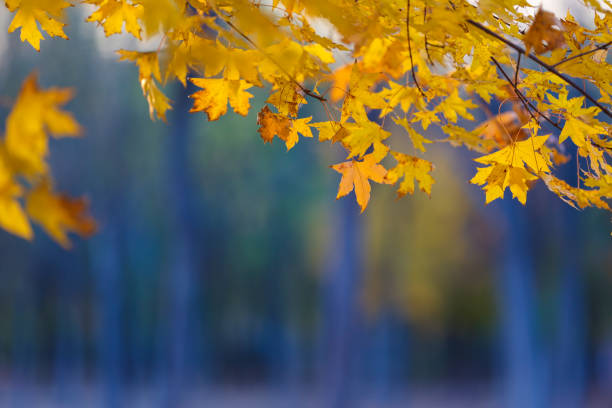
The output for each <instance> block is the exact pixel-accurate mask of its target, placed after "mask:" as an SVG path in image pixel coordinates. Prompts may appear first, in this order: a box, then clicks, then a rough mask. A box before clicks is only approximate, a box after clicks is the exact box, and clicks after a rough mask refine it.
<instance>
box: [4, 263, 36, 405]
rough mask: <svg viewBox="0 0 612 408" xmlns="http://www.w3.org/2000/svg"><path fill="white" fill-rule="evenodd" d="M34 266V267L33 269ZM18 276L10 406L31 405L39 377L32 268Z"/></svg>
mask: <svg viewBox="0 0 612 408" xmlns="http://www.w3.org/2000/svg"><path fill="white" fill-rule="evenodd" d="M32 269H33V268H32ZM28 272H29V273H27V274H24V275H22V276H21V277H19V278H18V283H17V287H16V290H15V293H14V294H13V299H12V300H13V304H12V309H13V313H12V316H11V320H12V323H13V324H12V327H11V333H12V334H13V338H12V346H13V347H12V364H11V380H12V384H11V391H12V395H11V405H12V406H13V407H15V408H21V407H27V406H31V405H32V403H31V401H30V396H31V392H30V390H29V388H32V387H33V386H34V384H35V380H36V368H37V366H38V350H37V347H36V346H37V344H36V319H37V316H36V313H35V305H36V300H35V297H34V293H33V292H34V290H33V288H34V282H33V281H34V280H33V279H32V274H33V273H34V271H33V270H30V271H28Z"/></svg>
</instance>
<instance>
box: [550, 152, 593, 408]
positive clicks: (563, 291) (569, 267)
mask: <svg viewBox="0 0 612 408" xmlns="http://www.w3.org/2000/svg"><path fill="white" fill-rule="evenodd" d="M571 155H572V156H573V157H574V160H572V161H571V162H570V163H567V164H566V165H565V167H564V169H563V170H564V174H563V176H564V178H566V180H571V179H572V178H574V177H576V173H575V172H574V171H573V169H575V168H576V162H575V157H576V152H575V149H574V151H572V152H571ZM556 208H558V210H557V211H555V215H556V217H555V218H557V219H558V223H557V229H558V234H557V236H558V237H560V238H559V241H560V242H559V254H560V257H559V259H558V262H559V265H560V266H561V268H560V270H559V271H558V274H559V289H558V303H557V332H556V336H555V337H554V338H555V339H556V344H555V355H554V361H553V381H554V391H555V398H556V399H555V401H554V406H555V407H561V408H577V407H582V406H583V405H584V402H585V380H586V378H585V377H586V374H585V371H586V362H585V353H586V350H585V349H586V344H585V343H586V321H585V305H584V276H583V273H584V271H583V270H581V268H580V254H582V253H583V247H582V246H581V240H580V239H579V237H580V235H579V233H580V232H579V231H578V227H577V222H578V220H577V217H578V214H579V212H578V211H577V210H575V209H574V208H572V207H570V206H569V205H566V204H565V203H558V205H557V206H556Z"/></svg>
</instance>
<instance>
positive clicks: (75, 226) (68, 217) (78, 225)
mask: <svg viewBox="0 0 612 408" xmlns="http://www.w3.org/2000/svg"><path fill="white" fill-rule="evenodd" d="M87 207H88V203H87V200H86V199H84V198H77V199H72V198H69V197H66V196H64V195H57V194H55V193H54V192H53V191H52V189H51V184H50V182H49V180H43V181H41V182H40V183H39V184H38V185H37V186H36V187H35V188H34V189H32V191H30V193H29V194H28V196H27V198H26V210H27V212H28V214H29V216H30V217H31V218H32V220H34V221H36V222H37V223H38V224H40V225H41V226H42V227H43V228H44V229H45V231H47V233H48V234H49V235H51V237H52V238H53V239H55V241H57V242H58V243H59V244H60V245H61V246H63V247H64V248H70V245H71V244H70V240H69V239H68V235H67V233H68V232H75V233H77V234H79V235H81V236H83V237H89V236H91V235H92V234H93V233H94V232H95V231H96V222H95V221H94V219H93V218H91V216H90V215H89V214H88V213H87Z"/></svg>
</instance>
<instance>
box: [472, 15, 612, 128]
mask: <svg viewBox="0 0 612 408" xmlns="http://www.w3.org/2000/svg"><path fill="white" fill-rule="evenodd" d="M467 22H468V23H470V24H471V25H473V26H474V27H476V28H478V29H480V30H482V31H484V32H485V33H487V34H489V35H491V36H493V37H495V38H497V39H498V40H499V41H501V42H503V43H504V44H506V45H507V46H509V47H511V48H514V49H515V50H516V51H518V52H520V53H521V54H524V55H526V56H527V57H529V58H530V59H531V60H532V61H535V62H536V63H538V64H539V65H541V66H542V67H544V68H546V69H547V70H548V71H549V72H551V73H552V74H554V75H556V76H558V77H559V78H561V79H562V80H563V81H565V82H566V83H567V84H569V85H570V86H571V87H572V88H574V89H576V90H577V91H578V92H580V93H581V94H582V95H583V96H584V97H585V98H586V99H588V100H589V101H590V102H591V103H592V104H593V105H595V106H597V107H598V108H599V109H601V111H602V112H603V113H605V114H606V115H608V116H609V117H611V118H612V112H610V111H609V110H608V109H606V107H605V106H603V105H602V104H601V103H599V102H597V101H596V100H595V99H594V98H593V97H592V96H591V95H589V94H588V93H587V92H586V91H584V90H583V89H582V88H580V87H579V86H578V85H577V84H576V83H575V82H574V81H572V80H571V79H569V78H567V77H566V76H565V75H563V74H561V73H560V72H559V71H557V69H556V68H555V67H553V66H552V65H549V64H547V63H545V62H544V61H542V60H541V59H539V58H538V57H536V56H535V55H533V54H527V53H526V52H525V49H523V47H521V46H520V45H516V44H514V43H513V42H511V41H508V40H506V39H505V38H504V37H502V36H501V35H499V34H497V33H496V32H494V31H491V30H490V29H488V28H487V27H485V26H483V25H482V24H480V23H477V22H476V21H474V20H470V19H468V20H467Z"/></svg>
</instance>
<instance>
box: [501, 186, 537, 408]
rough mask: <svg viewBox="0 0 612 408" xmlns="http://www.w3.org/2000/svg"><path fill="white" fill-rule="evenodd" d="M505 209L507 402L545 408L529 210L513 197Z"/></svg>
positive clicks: (503, 264)
mask: <svg viewBox="0 0 612 408" xmlns="http://www.w3.org/2000/svg"><path fill="white" fill-rule="evenodd" d="M503 206H504V212H505V215H506V221H507V224H508V230H507V234H506V236H505V237H504V242H503V244H502V245H503V253H502V254H501V258H500V261H501V264H500V269H499V277H498V285H499V296H500V300H501V302H500V303H501V304H500V306H501V307H500V311H501V325H502V328H501V337H502V347H503V353H502V355H503V359H504V361H503V363H504V395H505V403H506V406H507V407H509V408H514V407H523V408H536V407H543V406H544V388H545V382H544V378H543V374H544V373H543V371H542V364H541V358H542V357H541V354H539V353H538V352H537V350H536V331H535V328H536V322H535V319H536V316H535V311H536V307H537V302H536V295H535V290H534V259H533V254H532V252H531V251H530V248H532V245H533V244H532V243H531V242H530V238H531V237H530V227H529V225H528V220H527V211H526V209H525V208H524V207H522V206H521V205H520V203H518V201H516V200H514V199H510V198H509V197H507V198H506V199H505V200H504V201H503Z"/></svg>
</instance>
